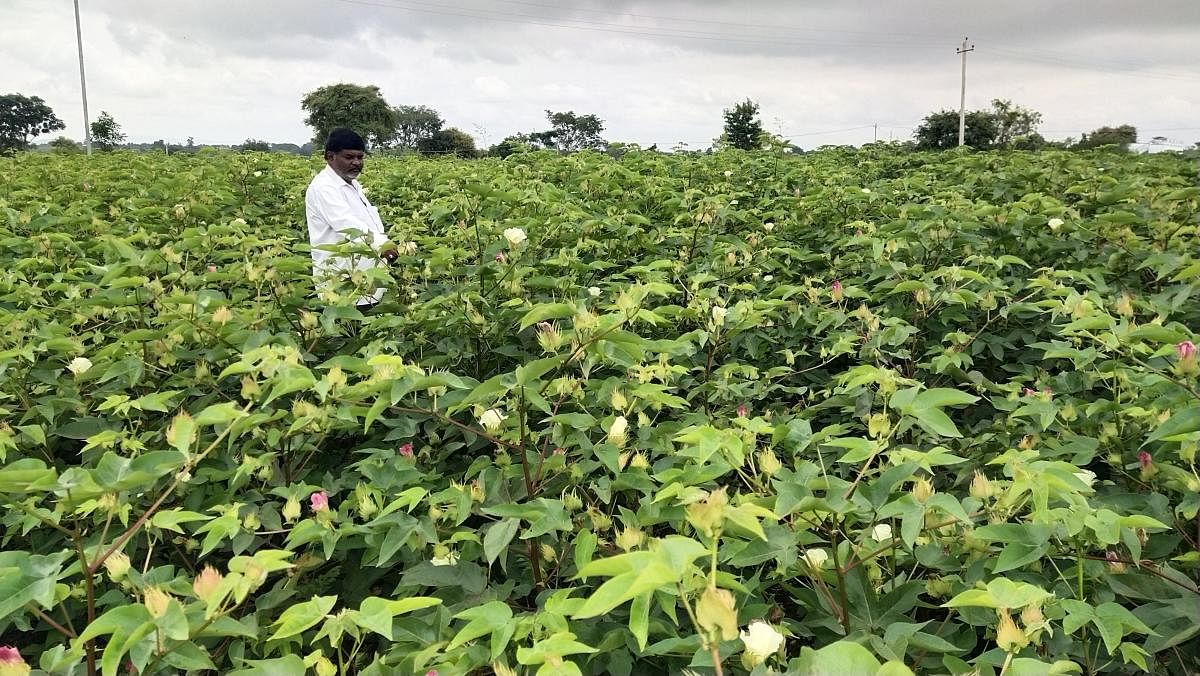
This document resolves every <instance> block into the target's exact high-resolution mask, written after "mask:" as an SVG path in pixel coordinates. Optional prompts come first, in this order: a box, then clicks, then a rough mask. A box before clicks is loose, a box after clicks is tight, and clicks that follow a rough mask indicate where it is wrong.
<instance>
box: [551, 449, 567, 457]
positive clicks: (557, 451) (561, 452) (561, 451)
mask: <svg viewBox="0 0 1200 676" xmlns="http://www.w3.org/2000/svg"><path fill="white" fill-rule="evenodd" d="M566 454H567V451H566V449H564V448H556V449H554V455H566Z"/></svg>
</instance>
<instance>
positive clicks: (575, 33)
mask: <svg viewBox="0 0 1200 676" xmlns="http://www.w3.org/2000/svg"><path fill="white" fill-rule="evenodd" d="M79 5H80V8H81V12H82V32H83V47H84V57H85V64H86V68H87V83H88V103H89V108H90V112H91V114H92V117H93V119H94V118H95V116H96V115H98V114H99V112H100V111H101V110H104V111H108V112H109V113H111V114H112V115H113V116H114V117H115V118H116V120H117V122H119V123H120V124H121V126H122V127H123V129H124V130H125V132H126V133H127V134H128V137H129V140H130V141H138V142H148V141H154V140H156V139H167V140H169V141H171V142H182V141H183V140H185V139H186V138H187V137H189V136H191V137H194V138H195V140H196V142H197V143H240V142H241V141H243V140H244V139H247V138H255V139H264V140H269V141H274V142H293V143H303V142H304V141H306V140H308V139H309V138H310V137H311V131H310V130H309V129H308V128H307V127H305V125H304V122H303V119H304V114H303V112H302V111H301V109H300V100H301V98H303V96H304V94H305V93H307V92H310V91H312V90H313V89H316V88H317V87H320V86H322V85H326V84H332V83H336V82H351V83H357V84H373V85H377V86H378V87H379V88H380V89H381V90H382V92H383V94H384V96H385V97H386V99H387V100H388V102H389V103H391V104H392V105H401V104H413V105H416V104H420V105H426V106H430V107H432V108H434V109H436V110H437V111H438V112H440V113H441V114H442V116H443V117H444V118H445V120H446V123H447V125H448V126H455V127H458V128H460V129H462V130H463V131H466V132H467V133H469V134H471V135H472V136H474V137H475V139H476V143H477V144H479V145H481V146H484V145H489V144H492V143H496V142H498V141H499V140H501V139H502V138H503V137H504V136H506V135H508V134H512V133H517V132H528V131H536V130H541V129H545V128H546V126H547V124H546V120H545V112H544V111H545V110H546V109H549V110H553V111H560V110H574V111H575V112H577V113H595V114H597V115H599V116H600V118H601V119H603V120H604V122H605V125H606V129H605V132H604V135H605V137H606V138H608V139H610V140H619V141H629V142H636V143H641V144H643V145H646V146H648V145H650V144H653V143H657V144H658V145H659V146H660V147H661V148H664V149H665V148H669V147H671V146H673V145H675V144H676V143H678V142H680V141H683V142H686V143H688V144H689V145H690V147H691V148H703V147H706V146H708V145H709V143H710V142H711V141H712V139H713V138H714V137H716V136H717V135H719V134H720V132H721V125H722V119H721V111H722V109H724V108H727V107H730V106H731V105H732V104H733V103H735V102H737V101H739V100H742V99H745V98H747V97H749V98H751V99H754V100H755V101H757V102H758V103H759V104H760V106H761V115H762V119H763V122H764V123H765V125H766V127H767V128H768V129H769V130H771V131H775V132H779V133H782V134H783V136H785V137H787V138H790V139H791V140H792V141H793V142H794V143H796V144H798V145H800V146H801V147H803V148H805V149H808V148H813V147H816V146H818V145H822V144H827V143H852V144H859V143H863V142H869V141H871V140H872V139H873V138H875V135H876V134H878V137H879V138H882V139H889V138H896V139H905V138H909V137H911V135H912V128H913V127H915V126H916V125H917V124H918V123H919V122H920V119H921V118H922V117H924V116H925V115H926V114H928V113H929V112H930V111H933V110H938V109H943V108H947V109H951V108H952V109H957V107H958V102H959V84H960V82H959V78H960V63H961V62H960V58H959V56H958V55H957V54H956V53H955V52H956V49H957V48H958V47H959V45H960V43H961V41H962V39H963V37H964V36H969V37H970V42H971V44H973V45H974V47H975V51H973V52H970V53H969V55H968V57H967V108H968V110H970V109H977V108H984V107H987V106H988V105H989V102H990V101H991V100H992V99H994V98H1007V99H1012V100H1013V101H1014V102H1015V103H1017V104H1019V105H1022V106H1026V107H1029V108H1033V109H1034V110H1038V111H1040V112H1041V113H1042V114H1043V115H1044V121H1043V123H1042V131H1043V133H1044V134H1045V135H1046V136H1047V137H1048V138H1063V137H1066V136H1076V137H1078V136H1079V134H1080V133H1081V132H1084V131H1089V130H1091V129H1094V128H1096V127H1099V126H1102V125H1115V124H1123V123H1128V124H1133V125H1135V126H1137V128H1138V131H1139V136H1140V138H1141V139H1142V140H1145V141H1149V140H1150V139H1151V137H1153V136H1165V137H1167V139H1168V141H1169V142H1170V143H1173V144H1179V145H1181V146H1182V145H1190V144H1192V143H1194V142H1197V141H1200V0H1154V1H1152V2H1150V1H1148V2H1144V3H1135V2H1132V1H1131V0H1092V1H1086V0H1041V1H1034V0H1011V1H997V0H988V1H986V2H981V1H977V0H957V1H953V2H951V1H948V0H906V1H904V2H899V1H895V2H893V1H883V0H878V1H874V2H868V1H866V0H804V1H801V0H743V1H741V2H732V1H727V0H692V1H691V2H681V1H674V0H657V1H652V0H610V1H608V2H604V1H601V0H589V1H583V0H564V1H559V2H556V1H555V0H521V1H518V0H491V1H485V0H445V1H436V0H79ZM10 92H19V93H22V94H26V95H37V96H41V97H42V98H44V99H45V100H46V102H47V103H49V104H50V106H51V107H52V108H53V109H54V111H55V112H56V113H57V114H58V116H59V117H60V118H62V120H63V121H64V122H66V124H67V129H66V130H65V132H63V133H65V134H66V135H67V136H70V137H74V138H77V139H82V137H83V124H82V118H83V113H82V107H81V103H80V92H79V64H78V60H77V54H76V43H75V25H74V14H73V9H72V3H71V1H70V0H0V93H10ZM874 125H878V129H877V130H876V127H875V126H874ZM49 138H50V137H42V138H39V139H38V141H41V142H44V141H47V140H49Z"/></svg>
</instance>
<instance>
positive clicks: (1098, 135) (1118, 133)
mask: <svg viewBox="0 0 1200 676" xmlns="http://www.w3.org/2000/svg"><path fill="white" fill-rule="evenodd" d="M1131 143H1137V127H1134V126H1133V125H1131V124H1123V125H1120V126H1119V127H1100V128H1099V129H1096V130H1093V131H1092V132H1091V133H1088V134H1083V136H1082V138H1080V139H1079V142H1078V143H1076V144H1075V145H1074V146H1072V148H1073V149H1075V150H1088V149H1090V148H1099V147H1102V146H1116V147H1117V148H1118V149H1120V150H1126V149H1128V147H1129V144H1131Z"/></svg>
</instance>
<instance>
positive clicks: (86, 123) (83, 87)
mask: <svg viewBox="0 0 1200 676" xmlns="http://www.w3.org/2000/svg"><path fill="white" fill-rule="evenodd" d="M75 44H76V45H78V46H79V89H80V91H82V92H83V138H84V142H85V143H86V145H87V154H88V155H91V154H92V123H91V118H90V117H89V116H88V109H87V77H86V76H85V75H84V74H83V31H82V30H80V28H79V0H75Z"/></svg>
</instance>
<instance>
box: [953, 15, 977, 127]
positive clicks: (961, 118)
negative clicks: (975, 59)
mask: <svg viewBox="0 0 1200 676" xmlns="http://www.w3.org/2000/svg"><path fill="white" fill-rule="evenodd" d="M973 51H975V45H971V46H970V48H968V47H967V39H966V38H963V43H962V47H960V48H959V49H958V52H957V53H958V54H962V95H961V96H960V97H959V99H958V147H959V148H961V147H963V145H965V144H966V139H967V52H973Z"/></svg>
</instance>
